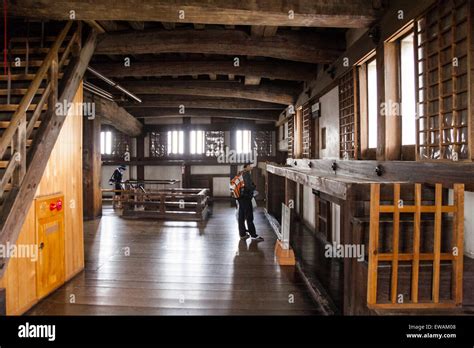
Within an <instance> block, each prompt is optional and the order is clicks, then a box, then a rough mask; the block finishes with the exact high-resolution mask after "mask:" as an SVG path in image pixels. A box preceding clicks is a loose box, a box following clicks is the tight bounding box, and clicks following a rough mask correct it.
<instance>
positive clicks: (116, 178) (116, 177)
mask: <svg viewBox="0 0 474 348" xmlns="http://www.w3.org/2000/svg"><path fill="white" fill-rule="evenodd" d="M126 169H127V167H125V165H123V164H121V165H120V166H118V167H117V168H116V169H115V170H114V172H113V174H112V176H111V177H110V179H109V185H114V190H122V181H123V173H124V172H125V170H126ZM121 194H122V192H120V191H116V192H115V194H114V200H113V204H112V205H113V207H114V208H115V207H117V208H121V207H122V202H121V201H120V196H121Z"/></svg>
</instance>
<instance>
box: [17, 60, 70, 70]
mask: <svg viewBox="0 0 474 348" xmlns="http://www.w3.org/2000/svg"><path fill="white" fill-rule="evenodd" d="M68 63H69V59H66V60H65V61H64V65H68ZM41 64H43V60H42V59H38V60H36V59H35V60H29V61H28V67H30V68H35V67H40V66H41ZM25 66H26V60H24V59H22V60H21V61H20V63H19V66H17V65H16V63H14V62H12V63H11V64H10V67H11V68H12V69H20V68H24V67H25Z"/></svg>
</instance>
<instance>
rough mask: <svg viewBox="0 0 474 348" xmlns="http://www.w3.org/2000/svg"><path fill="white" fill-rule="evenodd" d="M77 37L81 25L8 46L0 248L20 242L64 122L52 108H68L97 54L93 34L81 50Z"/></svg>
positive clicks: (1, 89)
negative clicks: (26, 219)
mask: <svg viewBox="0 0 474 348" xmlns="http://www.w3.org/2000/svg"><path fill="white" fill-rule="evenodd" d="M81 33H82V23H81V22H73V21H69V22H67V23H66V24H65V26H64V28H63V29H62V30H61V31H60V33H59V34H58V35H57V36H53V37H50V36H46V37H43V38H40V37H18V38H12V39H11V41H10V47H9V50H8V55H9V62H10V65H9V66H8V73H7V74H6V75H0V244H3V245H6V243H7V242H9V243H10V244H14V243H15V242H16V240H17V238H18V234H19V232H20V230H21V227H22V225H23V222H24V219H25V216H26V214H27V212H28V210H29V208H30V204H31V202H32V200H33V199H34V196H35V193H36V188H37V185H38V184H39V182H40V180H41V177H42V175H43V172H44V169H45V167H46V164H47V162H48V159H49V156H50V154H51V151H52V149H53V147H54V145H55V143H56V139H57V138H58V136H59V133H60V130H61V127H62V125H63V123H64V120H65V116H66V115H62V114H58V111H57V110H56V105H57V103H58V102H59V103H61V104H63V103H65V104H69V103H70V102H72V100H73V98H74V95H75V94H76V92H77V89H78V87H79V85H80V82H81V80H82V77H83V75H84V72H85V70H86V68H87V65H88V63H89V61H90V58H91V56H92V54H93V51H94V49H95V42H96V37H97V34H96V32H95V31H93V30H92V31H91V33H90V34H89V36H88V38H87V40H86V41H85V43H84V45H81V42H82V37H81ZM2 70H3V67H2ZM2 73H3V71H2ZM6 262H7V260H6V259H1V258H0V277H1V276H2V274H3V272H4V271H5V268H6V267H5V265H6Z"/></svg>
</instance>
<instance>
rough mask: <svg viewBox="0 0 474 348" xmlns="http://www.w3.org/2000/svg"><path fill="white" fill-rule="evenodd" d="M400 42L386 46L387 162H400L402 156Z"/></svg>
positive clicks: (386, 44) (388, 43)
mask: <svg viewBox="0 0 474 348" xmlns="http://www.w3.org/2000/svg"><path fill="white" fill-rule="evenodd" d="M398 46H399V43H398V42H387V43H385V45H384V61H385V64H384V80H385V107H384V108H382V109H383V110H385V112H384V113H385V117H384V119H385V160H387V161H394V160H400V159H401V154H402V118H401V115H400V112H401V106H400V89H399V68H398V66H399V64H398V61H399V58H398V52H399V50H398Z"/></svg>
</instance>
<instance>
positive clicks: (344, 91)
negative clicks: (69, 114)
mask: <svg viewBox="0 0 474 348" xmlns="http://www.w3.org/2000/svg"><path fill="white" fill-rule="evenodd" d="M354 82H355V71H353V70H351V71H349V72H348V73H347V74H345V75H344V76H342V77H341V80H340V82H339V156H340V158H343V159H357V157H358V156H357V152H358V144H359V141H358V131H357V110H356V109H357V107H356V98H355V94H354V93H355V88H354Z"/></svg>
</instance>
